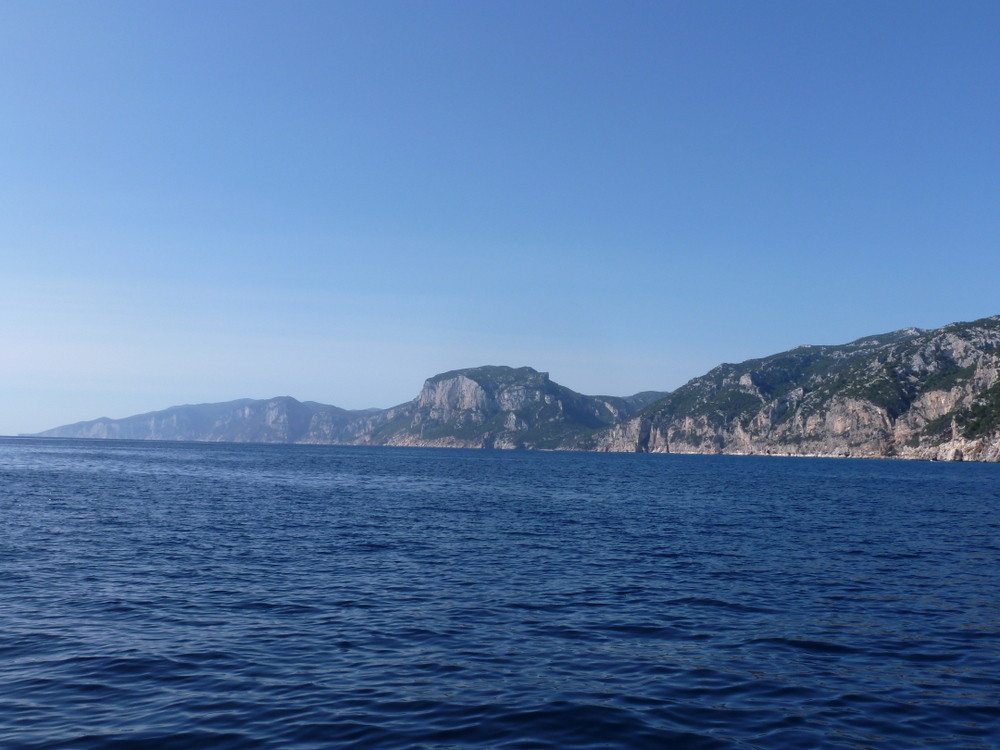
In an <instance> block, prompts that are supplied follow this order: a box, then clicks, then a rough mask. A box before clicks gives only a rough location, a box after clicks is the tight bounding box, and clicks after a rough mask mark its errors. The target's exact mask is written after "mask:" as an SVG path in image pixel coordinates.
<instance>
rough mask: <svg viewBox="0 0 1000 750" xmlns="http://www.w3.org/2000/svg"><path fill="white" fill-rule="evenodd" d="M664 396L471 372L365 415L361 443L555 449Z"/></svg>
mask: <svg viewBox="0 0 1000 750" xmlns="http://www.w3.org/2000/svg"><path fill="white" fill-rule="evenodd" d="M663 395H665V394H664V393H663V392H656V391H647V392H645V393H641V394H636V395H634V396H630V397H626V398H618V397H614V396H584V395H583V394H580V393H577V392H576V391H571V390H570V389H569V388H566V387H565V386H562V385H559V384H558V383H554V382H552V381H551V380H550V379H549V375H548V373H546V372H538V371H537V370H533V369H532V368H530V367H519V368H516V369H515V368H512V367H495V366H489V367H472V368H469V369H465V370H453V371H451V372H445V373H441V374H440V375H435V376H434V377H432V378H428V379H427V381H425V382H424V387H423V389H422V390H421V391H420V395H418V396H417V397H416V398H415V399H414V400H413V401H410V402H408V403H406V404H402V405H401V406H397V407H395V408H393V409H388V410H386V411H385V412H382V413H380V414H376V415H372V416H371V417H368V418H367V419H366V420H364V422H365V429H364V430H362V431H359V432H358V437H357V442H362V443H366V444H371V445H422V446H442V447H463V448H558V447H560V446H561V445H563V444H564V443H566V442H568V441H570V440H572V439H574V438H576V437H577V436H579V435H581V434H583V433H587V432H591V431H593V430H596V429H600V428H602V427H607V426H609V425H612V424H615V423H616V422H618V421H619V420H621V419H623V418H625V417H628V416H630V415H631V414H634V413H635V412H636V411H638V410H639V409H640V408H642V407H643V406H645V405H646V404H648V403H650V402H651V401H653V400H655V399H657V398H660V397H662V396H663Z"/></svg>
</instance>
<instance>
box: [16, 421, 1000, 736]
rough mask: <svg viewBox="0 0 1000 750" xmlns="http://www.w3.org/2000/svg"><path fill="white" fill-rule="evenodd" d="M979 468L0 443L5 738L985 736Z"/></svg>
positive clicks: (999, 482) (987, 650) (995, 502)
mask: <svg viewBox="0 0 1000 750" xmlns="http://www.w3.org/2000/svg"><path fill="white" fill-rule="evenodd" d="M998 621H1000V466H998V465H982V464H980V465H974V464H933V463H914V462H892V461H856V460H847V459H841V460H823V459H804V458H798V459H783V458H743V457H723V456H718V457H717V456H671V455H653V456H650V455H598V454H572V453H521V452H477V451H458V450H456V451H450V450H421V449H391V448H380V449H367V448H337V447H326V446H322V447H319V446H317V447H311V446H243V445H204V444H183V443H139V442H100V441H93V442H87V441H70V440H60V441H56V440H52V441H46V440H18V439H6V440H0V746H3V747H11V748H20V747H113V748H120V747H122V748H123V747H166V748H170V747H176V748H191V747H220V748H225V747H241V748H242V747H273V748H314V747H315V748H319V747H358V748H372V747H380V748H411V747H413V748H453V747H483V748H487V747H489V748H584V747H593V748H613V747H617V748H647V747H648V748H726V747H736V748H767V749H768V750H770V749H772V748H818V747H820V748H827V747H828V748H918V747H919V748H924V747H949V748H951V747H954V748H958V747H961V748H996V747H998V746H1000V729H998V727H1000V707H998V706H1000V688H998V685H1000V645H998V644H1000V638H998V625H1000V622H998Z"/></svg>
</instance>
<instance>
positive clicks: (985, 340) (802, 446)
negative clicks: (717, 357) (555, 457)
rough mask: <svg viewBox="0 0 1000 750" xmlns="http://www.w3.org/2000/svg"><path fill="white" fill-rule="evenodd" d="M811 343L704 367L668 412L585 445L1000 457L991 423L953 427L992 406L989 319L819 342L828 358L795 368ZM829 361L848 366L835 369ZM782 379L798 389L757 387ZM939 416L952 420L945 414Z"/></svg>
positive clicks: (993, 349) (996, 356) (999, 350)
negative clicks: (985, 429) (974, 429)
mask: <svg viewBox="0 0 1000 750" xmlns="http://www.w3.org/2000/svg"><path fill="white" fill-rule="evenodd" d="M820 349H823V348H822V347H801V348H799V349H796V350H792V352H788V353H785V355H775V356H774V357H771V358H765V359H762V360H755V361H753V362H750V363H746V365H745V366H750V367H752V368H753V367H755V368H756V369H751V371H748V372H743V373H733V374H727V373H729V372H731V371H732V370H734V369H736V368H737V367H739V366H735V365H722V366H720V368H717V370H716V371H713V373H714V372H718V375H717V376H716V377H715V378H713V373H709V374H708V375H706V376H704V377H702V378H697V379H695V380H694V381H692V383H691V384H689V385H690V390H689V393H688V394H687V395H686V400H685V401H684V406H683V407H681V408H680V409H679V410H675V411H674V412H670V411H669V410H668V411H666V412H663V413H661V414H659V415H657V414H653V415H645V416H641V417H638V416H637V417H633V418H631V419H627V420H625V421H623V422H621V423H619V424H617V425H615V426H614V427H613V428H611V429H608V430H606V431H604V432H603V433H601V434H600V435H599V436H598V437H597V438H596V440H595V441H594V447H595V449H596V450H605V451H624V452H633V451H648V452H651V453H652V452H657V453H660V452H673V453H734V454H772V455H808V456H853V457H887V456H896V457H901V458H921V459H930V460H948V461H955V460H965V461H969V460H975V461H996V460H1000V431H998V430H997V429H996V427H994V428H992V431H991V432H990V433H988V434H984V435H977V436H976V437H975V438H967V437H965V436H964V434H963V430H964V429H965V427H964V423H967V422H969V421H970V419H971V418H972V417H970V416H969V415H970V414H972V412H970V409H978V410H979V411H978V412H976V414H980V415H981V414H982V410H983V409H984V408H990V409H994V410H995V409H996V407H995V406H990V407H986V406H983V404H990V403H995V402H994V401H991V400H990V399H991V398H994V397H991V396H989V393H993V392H995V389H996V388H997V387H1000V386H998V383H1000V316H998V317H996V318H990V319H985V320H983V321H977V323H974V324H956V325H954V326H946V327H945V328H943V329H939V330H937V331H919V330H917V329H909V330H905V331H899V332H896V333H895V334H888V335H886V336H884V337H870V338H869V339H862V340H859V342H855V343H854V344H851V345H845V346H844V347H828V348H827V350H828V351H825V352H819V354H820V355H821V356H826V357H827V358H828V361H829V362H830V363H832V364H827V365H826V366H825V367H826V369H825V370H824V369H822V368H820V369H818V370H816V371H815V372H814V373H812V374H809V373H808V371H807V370H803V369H802V368H805V367H806V365H807V364H808V363H809V362H811V361H813V360H809V359H806V358H808V357H809V356H811V355H812V354H813V353H814V352H817V351H818V350H820ZM838 362H839V363H844V364H845V365H850V366H849V367H846V366H845V367H843V368H840V369H838V364H837V363H838ZM796 366H798V367H800V370H799V371H795V367H796ZM727 368H728V369H727ZM803 372H805V373H806V374H803ZM789 373H792V374H791V375H790V374H789ZM791 377H799V378H805V380H806V382H807V383H808V386H799V387H795V388H791V389H789V390H787V391H786V392H784V393H783V394H782V395H780V396H778V397H770V396H768V395H767V391H766V389H765V386H767V385H768V384H772V385H773V384H774V383H782V382H792V381H790V380H789V378H791ZM990 389H994V390H993V391H991V390H990ZM720 394H721V396H720ZM727 394H728V395H727ZM722 396H724V397H725V398H723V397H722ZM720 398H721V400H720ZM713 404H718V406H714V407H713ZM755 404H756V405H755ZM727 410H728V411H729V412H734V411H735V412H736V413H735V414H727ZM949 415H957V416H955V417H952V419H950V420H949ZM997 417H1000V415H997V414H994V421H993V424H994V425H995V424H996V423H997V422H1000V419H997Z"/></svg>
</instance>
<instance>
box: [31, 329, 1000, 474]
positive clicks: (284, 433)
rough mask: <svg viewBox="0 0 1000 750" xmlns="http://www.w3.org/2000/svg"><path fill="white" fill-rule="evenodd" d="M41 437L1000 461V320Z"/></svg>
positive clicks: (459, 374)
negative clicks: (729, 358) (681, 376)
mask: <svg viewBox="0 0 1000 750" xmlns="http://www.w3.org/2000/svg"><path fill="white" fill-rule="evenodd" d="M37 436H40V437H91V438H115V437H118V438H125V439H151V440H164V439H167V440H169V439H179V440H205V441H230V442H284V443H313V444H349V445H409V446H428V447H464V448H504V449H514V448H527V449H559V450H593V451H608V452H626V451H627V452H650V453H660V452H670V453H732V454H765V455H767V454H770V455H776V454H780V455H821V456H854V457H902V458H928V459H941V460H983V461H1000V316H992V317H988V318H982V319H980V320H977V321H972V322H961V323H952V324H950V325H947V326H943V327H941V328H938V329H930V330H927V329H920V328H903V329H899V330H897V331H891V332H888V333H883V334H875V335H871V336H863V337H861V338H858V339H855V340H854V341H851V342H848V343H846V344H837V345H802V346H797V347H795V348H793V349H790V350H788V351H784V352H779V353H776V354H771V355H768V356H765V357H758V358H754V359H749V360H745V361H744V362H740V363H723V364H720V365H718V366H717V367H714V368H712V369H711V370H709V371H708V372H707V373H705V374H704V375H701V376H699V377H696V378H692V379H691V380H690V381H688V382H687V383H685V384H684V385H683V386H681V387H680V388H678V389H676V390H674V391H672V392H665V391H643V392H640V393H637V394H633V395H632V396H624V397H620V396H587V395H584V394H581V393H577V392H576V391H573V390H571V389H569V388H567V387H565V386H563V385H560V384H558V383H555V382H554V381H552V380H551V379H550V378H549V374H548V373H546V372H540V371H538V370H535V369H533V368H531V367H508V366H502V365H484V366H479V367H470V368H463V369H458V370H449V371H447V372H442V373H439V374H437V375H433V376H431V377H430V378H427V379H426V380H425V381H424V385H423V388H422V389H421V391H420V393H419V394H418V395H417V396H416V397H415V398H414V399H412V400H410V401H407V402H405V403H402V404H398V405H397V406H394V407H391V408H389V409H365V410H346V409H341V408H340V407H336V406H330V405H326V404H319V403H317V402H299V401H296V400H295V399H294V398H292V397H290V396H282V397H275V398H272V399H262V400H253V399H237V400H235V401H229V402H222V403H216V404H200V405H184V406H174V407H170V408H169V409H165V410H162V411H159V412H148V413H146V414H140V415H135V416H133V417H127V418H125V419H121V420H110V419H107V418H101V419H98V420H91V421H89V422H79V423H75V424H72V425H64V426H62V427H57V428H54V429H52V430H47V431H45V432H42V433H37Z"/></svg>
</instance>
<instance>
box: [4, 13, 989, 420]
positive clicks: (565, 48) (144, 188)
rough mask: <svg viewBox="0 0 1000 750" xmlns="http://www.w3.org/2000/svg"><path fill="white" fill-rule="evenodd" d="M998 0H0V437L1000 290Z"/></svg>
mask: <svg viewBox="0 0 1000 750" xmlns="http://www.w3.org/2000/svg"><path fill="white" fill-rule="evenodd" d="M998 32H1000V6H998V5H997V4H995V3H987V2H968V3H962V4H957V5H956V4H944V3H933V2H921V1H918V2H902V1H897V2H884V3H877V4H873V3H870V2H857V1H855V2H852V1H847V2H838V3H797V2H767V1H765V2H759V3H753V4H750V3H741V2H721V1H720V2H705V3H698V4H681V3H652V2H649V3H645V2H639V3H634V4H629V5H627V6H622V5H620V4H617V3H612V2H572V3H570V2H552V3H546V4H530V3H500V2H480V3H460V2H434V3H426V4H410V3H402V2H380V3H364V4H362V3H355V4H349V3H339V4H328V3H322V2H297V3H294V4H280V3H275V2H253V3H237V2H212V1H209V2H205V3H198V4H177V3H168V2H148V3H142V4H135V3H128V2H124V1H117V2H93V3H88V4H82V3H81V4H73V3H56V2H53V3H30V4H29V3H23V4H13V3H12V4H6V5H4V6H2V7H0V42H2V43H0V60H2V61H3V63H4V64H3V66H2V69H0V94H2V96H3V99H4V101H5V102H6V103H7V107H6V110H7V111H6V113H5V117H4V118H3V119H2V121H0V135H2V136H3V138H4V143H5V144H6V146H7V148H6V149H5V152H6V153H5V159H4V169H3V170H2V171H0V195H2V199H3V200H2V205H3V209H2V210H0V228H2V230H3V235H2V236H3V238H4V240H3V244H2V245H0V260H2V261H3V264H2V268H3V273H2V274H0V311H2V314H0V337H2V339H0V340H2V341H3V342H4V345H5V351H6V352H7V356H6V357H4V358H3V360H2V361H3V367H2V369H0V393H2V394H3V398H4V401H3V402H2V403H3V407H4V408H3V409H2V410H0V435H16V434H21V433H34V432H39V431H42V430H45V429H49V428H52V427H55V426H58V425H63V424H70V423H74V422H78V421H85V420H90V419H96V418H98V417H102V416H106V417H110V418H121V417H126V416H130V415H133V414H138V413H144V412H149V411H156V410H160V409H164V408H167V407H169V406H173V405H179V404H189V403H211V402H220V401H230V400H234V399H239V398H270V397H273V396H276V395H289V396H293V397H294V398H297V399H299V400H302V401H319V402H321V403H327V404H334V405H336V406H340V407H343V408H349V409H360V408H368V407H388V406H392V405H395V404H398V403H402V402H405V401H407V400H409V399H411V398H413V397H414V396H415V395H416V393H417V392H418V391H419V389H420V386H421V384H422V383H423V380H424V379H425V378H427V377H430V376H432V375H434V374H437V373H440V372H444V371H447V370H453V369H460V368H464V367H472V366H477V365H482V364H498V365H510V366H523V365H527V366H530V367H533V368H535V369H537V370H540V371H546V372H549V373H550V375H551V377H552V379H553V380H555V381H556V382H558V383H561V384H563V385H565V386H567V387H569V388H572V389H573V390H576V391H579V392H582V393H587V394H602V395H622V396H623V395H629V394H632V393H635V392H638V391H644V390H672V389H674V388H676V387H678V386H680V385H682V384H683V383H684V382H686V381H687V380H689V379H690V378H693V377H696V376H699V375H701V374H703V373H704V372H706V371H707V370H709V369H711V368H712V367H714V366H715V365H717V364H719V363H721V362H723V361H729V362H736V361H742V360H745V359H749V358H752V357H759V356H765V355H768V354H773V353H776V352H778V351H783V350H787V349H790V348H793V347H795V346H798V345H801V344H824V343H827V344H840V343H846V342H848V341H851V340H854V339H857V338H860V337H863V336H867V335H872V334H878V333H884V332H888V331H891V330H896V329H900V328H905V327H909V326H917V327H921V328H937V327H940V326H942V325H946V324H948V323H952V322H956V321H961V320H974V319H977V318H982V317H986V316H990V315H996V314H998V313H1000V304H998V303H997V301H996V298H997V294H996V279H997V278H998V277H1000V252H998V251H997V238H998V237H1000V231H998V230H1000V212H998V211H997V201H998V197H1000V143H998V141H997V139H996V136H995V123H996V121H997V115H998V109H1000V105H998V103H997V98H996V91H998V90H1000V48H998V46H997V45H996V44H995V39H996V38H997V33H998Z"/></svg>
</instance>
